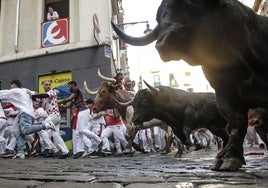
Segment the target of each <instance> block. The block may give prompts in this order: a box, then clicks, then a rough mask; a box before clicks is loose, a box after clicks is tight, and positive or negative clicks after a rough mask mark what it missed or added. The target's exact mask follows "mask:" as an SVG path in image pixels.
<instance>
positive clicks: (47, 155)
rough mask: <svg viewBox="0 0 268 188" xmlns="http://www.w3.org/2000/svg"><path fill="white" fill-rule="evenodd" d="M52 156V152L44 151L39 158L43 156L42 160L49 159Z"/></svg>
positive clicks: (49, 150) (50, 150)
mask: <svg viewBox="0 0 268 188" xmlns="http://www.w3.org/2000/svg"><path fill="white" fill-rule="evenodd" d="M53 154H54V152H53V150H52V149H45V150H44V151H43V153H42V155H41V156H43V157H44V158H50V157H52V156H53Z"/></svg>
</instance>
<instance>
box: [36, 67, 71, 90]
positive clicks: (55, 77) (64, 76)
mask: <svg viewBox="0 0 268 188" xmlns="http://www.w3.org/2000/svg"><path fill="white" fill-rule="evenodd" d="M71 80H72V72H62V73H55V74H46V75H40V76H38V93H44V92H45V91H44V88H43V85H44V82H45V81H50V82H51V88H55V87H58V86H61V85H64V84H67V83H68V82H70V81H71Z"/></svg>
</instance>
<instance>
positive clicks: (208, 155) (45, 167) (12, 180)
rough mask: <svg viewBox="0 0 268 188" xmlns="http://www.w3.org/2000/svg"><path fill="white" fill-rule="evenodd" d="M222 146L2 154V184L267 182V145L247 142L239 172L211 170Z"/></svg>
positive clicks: (157, 187)
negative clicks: (108, 153) (186, 150)
mask: <svg viewBox="0 0 268 188" xmlns="http://www.w3.org/2000/svg"><path fill="white" fill-rule="evenodd" d="M216 152H217V151H216V150H213V151H210V152H205V151H204V150H200V151H196V152H192V153H190V154H185V155H183V157H182V158H174V157H173V155H174V153H171V154H169V155H160V154H156V153H153V154H141V153H137V155H136V156H135V157H127V156H125V157H87V158H83V159H72V158H67V159H65V160H60V159H52V158H41V157H38V158H31V159H26V160H15V159H0V162H1V169H0V171H1V173H0V187H1V188H3V187H13V188H20V187H44V188H45V187H48V188H51V187H57V188H58V187H64V188H69V187H70V188H73V187H88V188H99V187H107V188H108V187H109V188H110V187H116V188H117V187H118V188H119V187H126V188H132V187H135V188H139V187H148V188H151V187H153V188H162V187H163V188H164V187H174V188H175V187H176V188H180V187H187V188H188V187H202V188H205V187H252V186H253V187H267V185H268V160H267V159H268V155H267V151H266V150H264V149H259V148H257V147H253V148H249V147H245V155H246V156H245V158H246V162H247V165H246V166H244V167H243V168H241V169H240V170H239V171H237V172H214V171H211V170H210V169H209V168H210V165H211V164H212V162H213V160H214V157H215V155H216ZM262 153H264V155H261V154H262ZM247 154H248V155H247Z"/></svg>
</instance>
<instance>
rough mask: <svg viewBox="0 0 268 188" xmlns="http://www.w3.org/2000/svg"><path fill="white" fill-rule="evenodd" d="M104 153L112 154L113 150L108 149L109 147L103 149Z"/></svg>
mask: <svg viewBox="0 0 268 188" xmlns="http://www.w3.org/2000/svg"><path fill="white" fill-rule="evenodd" d="M101 152H102V153H105V154H112V152H111V150H108V149H106V148H105V149H103V150H101Z"/></svg>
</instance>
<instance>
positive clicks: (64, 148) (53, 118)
mask: <svg viewBox="0 0 268 188" xmlns="http://www.w3.org/2000/svg"><path fill="white" fill-rule="evenodd" d="M50 121H52V122H53V123H54V125H55V126H56V131H52V130H47V131H48V134H49V135H51V136H52V138H53V142H54V145H56V146H58V147H59V148H60V149H61V151H62V153H63V154H67V153H69V149H68V148H67V146H66V144H65V143H64V141H63V139H62V137H61V135H60V121H61V118H60V117H59V116H57V115H54V114H50V115H49V116H48V117H47V118H46V119H45V122H44V123H48V122H50Z"/></svg>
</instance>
